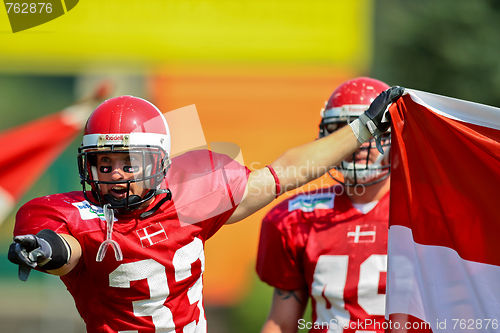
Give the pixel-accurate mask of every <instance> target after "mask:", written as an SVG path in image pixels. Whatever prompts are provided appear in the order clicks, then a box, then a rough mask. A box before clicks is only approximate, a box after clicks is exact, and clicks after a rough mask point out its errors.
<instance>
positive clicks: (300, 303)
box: [261, 288, 307, 333]
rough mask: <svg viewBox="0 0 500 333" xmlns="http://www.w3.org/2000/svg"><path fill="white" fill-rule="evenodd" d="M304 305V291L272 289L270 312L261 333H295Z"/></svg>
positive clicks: (305, 302)
mask: <svg viewBox="0 0 500 333" xmlns="http://www.w3.org/2000/svg"><path fill="white" fill-rule="evenodd" d="M306 305H307V292H306V291H305V290H282V289H278V288H276V289H274V294H273V302H272V305H271V310H270V311H269V315H268V317H267V319H266V321H265V323H264V325H263V326H262V330H261V333H296V332H297V330H298V324H299V319H301V318H302V316H303V314H304V309H305V308H306Z"/></svg>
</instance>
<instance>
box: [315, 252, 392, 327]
mask: <svg viewBox="0 0 500 333" xmlns="http://www.w3.org/2000/svg"><path fill="white" fill-rule="evenodd" d="M348 261H349V256H348V255H323V256H320V257H319V258H318V262H317V264H316V268H315V269H314V277H313V280H314V281H313V283H312V289H311V294H312V296H313V297H314V299H315V301H316V313H317V316H318V319H317V321H318V322H329V321H330V320H331V319H333V318H335V319H336V320H337V323H338V325H331V326H330V329H329V330H328V332H342V327H343V326H347V325H348V324H349V320H350V315H349V312H348V311H347V310H346V309H345V306H344V305H345V304H344V288H345V286H346V282H347V269H348ZM386 271H387V255H385V254H372V255H371V256H369V257H368V258H367V259H366V260H365V261H363V262H362V263H361V265H360V272H359V283H358V288H357V294H358V304H359V306H360V307H361V308H362V309H363V310H364V311H365V312H366V313H367V314H369V315H373V316H374V315H384V309H385V294H379V291H378V286H379V283H380V281H379V280H380V273H381V272H386Z"/></svg>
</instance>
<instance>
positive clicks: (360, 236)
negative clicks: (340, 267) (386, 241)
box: [347, 224, 377, 243]
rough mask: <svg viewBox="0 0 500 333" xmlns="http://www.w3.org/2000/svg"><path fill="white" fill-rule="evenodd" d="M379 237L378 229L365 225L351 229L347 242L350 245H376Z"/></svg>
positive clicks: (348, 232)
mask: <svg viewBox="0 0 500 333" xmlns="http://www.w3.org/2000/svg"><path fill="white" fill-rule="evenodd" d="M376 235H377V227H376V226H374V225H373V226H372V225H368V224H363V225H356V227H354V228H352V227H351V228H349V230H348V231H347V242H349V243H374V242H375V236H376Z"/></svg>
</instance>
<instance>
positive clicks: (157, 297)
mask: <svg viewBox="0 0 500 333" xmlns="http://www.w3.org/2000/svg"><path fill="white" fill-rule="evenodd" d="M198 259H200V261H201V271H202V273H203V271H204V267H205V254H204V252H203V242H202V241H201V240H200V239H199V238H195V239H194V240H193V241H192V242H191V243H189V244H187V245H185V246H183V247H181V248H180V249H178V250H177V251H176V252H175V254H174V258H173V260H172V263H173V265H174V269H175V280H176V282H178V281H182V280H184V279H187V278H188V277H190V276H191V265H192V264H193V263H194V262H196V261H197V260H198ZM144 279H145V280H147V282H148V286H149V293H150V296H151V297H150V298H149V299H145V300H140V301H133V302H132V306H133V309H134V315H136V316H138V317H142V316H151V318H152V319H153V324H154V326H155V332H175V323H174V319H173V316H172V311H170V309H169V308H168V307H166V306H165V305H164V303H165V301H166V300H167V297H168V296H169V294H170V290H169V287H168V281H167V275H166V274H165V267H164V266H163V265H161V264H160V263H158V262H157V261H155V260H153V259H146V260H140V261H135V262H130V263H126V264H121V265H120V266H118V267H117V268H116V269H115V270H114V271H113V272H111V274H109V285H110V286H111V287H116V288H130V282H131V281H138V280H144ZM202 288H203V287H202V277H201V276H200V278H199V279H198V280H197V281H196V283H195V284H194V285H193V286H192V287H191V288H189V291H188V298H189V302H190V303H191V304H194V303H196V302H198V308H199V309H200V317H199V318H198V324H196V320H194V321H193V322H191V323H189V324H188V325H186V326H184V328H183V333H202V332H206V323H205V314H204V311H203V302H202ZM136 332H137V331H120V332H119V333H136Z"/></svg>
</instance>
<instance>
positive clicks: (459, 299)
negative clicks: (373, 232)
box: [386, 90, 500, 332]
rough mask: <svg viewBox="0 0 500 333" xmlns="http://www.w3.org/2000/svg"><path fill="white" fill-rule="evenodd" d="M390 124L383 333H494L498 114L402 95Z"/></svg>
mask: <svg viewBox="0 0 500 333" xmlns="http://www.w3.org/2000/svg"><path fill="white" fill-rule="evenodd" d="M391 117H392V122H393V127H392V148H391V150H392V151H391V154H392V162H391V207H390V228H389V249H388V258H389V259H388V273H387V274H388V277H387V280H388V281H387V283H388V285H387V305H386V317H388V318H389V319H390V320H391V321H389V323H390V324H391V327H390V328H392V330H391V329H390V330H389V331H392V332H426V331H427V332H428V331H432V332H499V331H500V212H499V210H500V194H499V193H500V109H499V108H494V107H491V106H486V105H482V104H477V103H472V102H467V101H462V100H458V99H453V98H449V97H444V96H439V95H434V94H430V93H426V92H421V91H416V90H407V93H406V94H405V95H404V96H403V97H402V98H400V99H399V100H398V101H397V103H395V104H393V105H392V106H391ZM423 322H427V323H428V326H426V325H424V323H423Z"/></svg>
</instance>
